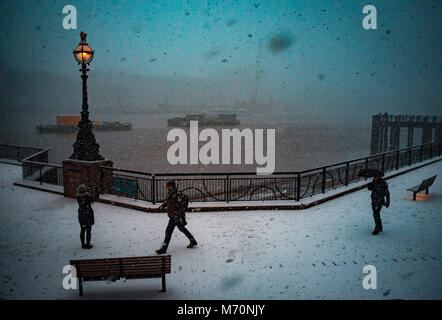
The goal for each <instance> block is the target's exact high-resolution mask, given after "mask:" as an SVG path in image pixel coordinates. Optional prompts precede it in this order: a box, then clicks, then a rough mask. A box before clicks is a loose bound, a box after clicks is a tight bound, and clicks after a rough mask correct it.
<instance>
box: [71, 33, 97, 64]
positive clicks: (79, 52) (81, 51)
mask: <svg viewBox="0 0 442 320" xmlns="http://www.w3.org/2000/svg"><path fill="white" fill-rule="evenodd" d="M86 36H87V34H86V33H84V32H83V31H82V32H81V33H80V38H81V41H80V43H79V44H78V46H77V47H76V48H75V50H74V57H75V60H77V62H78V63H79V64H80V63H82V64H89V63H90V62H91V61H92V59H93V57H94V50H92V49H91V47H89V45H88V44H87V42H86Z"/></svg>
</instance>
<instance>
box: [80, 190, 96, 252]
mask: <svg viewBox="0 0 442 320" xmlns="http://www.w3.org/2000/svg"><path fill="white" fill-rule="evenodd" d="M98 197H99V193H98V190H96V189H95V190H94V195H91V194H90V193H89V192H88V188H87V187H86V186H85V185H84V184H81V185H79V186H78V188H77V202H78V222H79V223H80V228H81V231H80V240H81V247H82V248H83V249H91V248H92V247H93V246H92V244H91V237H92V225H93V224H94V223H95V219H94V210H93V209H92V205H91V204H92V203H93V202H94V201H96V200H98ZM85 235H86V241H85Z"/></svg>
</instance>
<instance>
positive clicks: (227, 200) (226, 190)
mask: <svg viewBox="0 0 442 320" xmlns="http://www.w3.org/2000/svg"><path fill="white" fill-rule="evenodd" d="M229 181H230V177H229V175H227V176H226V179H225V180H224V196H225V197H226V202H227V203H229Z"/></svg>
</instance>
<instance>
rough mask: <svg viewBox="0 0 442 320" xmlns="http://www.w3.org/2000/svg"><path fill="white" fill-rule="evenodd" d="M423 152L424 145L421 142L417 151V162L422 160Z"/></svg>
mask: <svg viewBox="0 0 442 320" xmlns="http://www.w3.org/2000/svg"><path fill="white" fill-rule="evenodd" d="M423 152H424V145H423V144H421V148H420V151H419V162H422V153H423Z"/></svg>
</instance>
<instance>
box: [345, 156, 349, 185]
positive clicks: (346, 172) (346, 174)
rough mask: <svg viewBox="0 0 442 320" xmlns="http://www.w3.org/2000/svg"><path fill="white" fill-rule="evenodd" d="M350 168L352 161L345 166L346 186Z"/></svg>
mask: <svg viewBox="0 0 442 320" xmlns="http://www.w3.org/2000/svg"><path fill="white" fill-rule="evenodd" d="M349 168H350V162H347V166H346V168H345V186H348V171H349Z"/></svg>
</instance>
